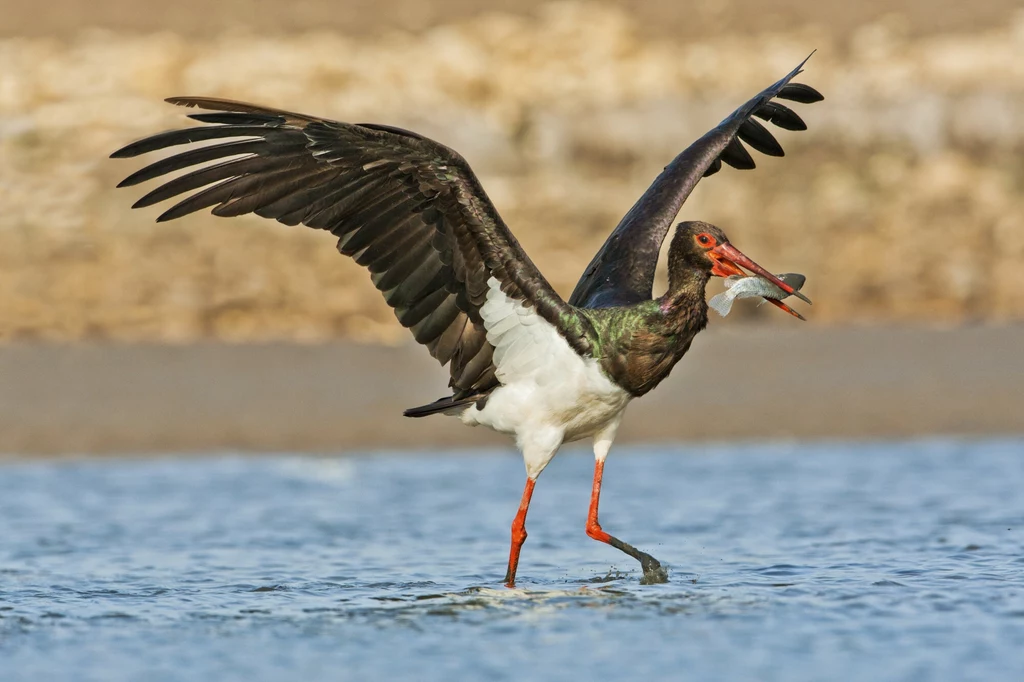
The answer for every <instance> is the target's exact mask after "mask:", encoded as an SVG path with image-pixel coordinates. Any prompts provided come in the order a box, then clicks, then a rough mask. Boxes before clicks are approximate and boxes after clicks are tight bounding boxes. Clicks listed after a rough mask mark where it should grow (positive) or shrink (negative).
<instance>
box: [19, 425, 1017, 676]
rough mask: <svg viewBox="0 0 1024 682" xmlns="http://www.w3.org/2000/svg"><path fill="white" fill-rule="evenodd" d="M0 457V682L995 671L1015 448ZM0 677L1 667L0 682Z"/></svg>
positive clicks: (1012, 648)
mask: <svg viewBox="0 0 1024 682" xmlns="http://www.w3.org/2000/svg"><path fill="white" fill-rule="evenodd" d="M590 471H591V461H590V457H589V455H587V454H585V453H583V452H581V451H575V452H572V451H570V452H567V453H565V454H563V455H562V456H560V457H559V458H558V459H556V461H555V462H554V463H553V464H552V465H551V467H549V469H548V471H547V472H545V474H544V476H543V477H541V479H540V482H539V483H538V486H537V492H536V494H535V496H534V506H533V508H532V509H531V512H530V518H529V522H528V527H529V530H530V538H529V540H528V541H527V544H526V547H525V549H524V553H523V559H522V563H521V564H520V569H519V572H520V577H521V582H520V589H516V590H507V589H504V588H502V587H501V586H500V580H501V578H502V576H503V575H504V562H505V558H506V553H507V549H508V526H509V523H510V521H511V517H512V515H513V513H514V511H515V508H516V506H517V503H518V497H519V491H520V489H521V483H522V480H521V479H522V477H523V471H522V464H521V462H520V461H519V459H518V456H517V455H512V454H508V455H506V454H496V453H492V454H488V455H480V456H474V455H467V454H460V455H450V454H447V455H446V454H441V453H421V454H401V453H393V454H385V455H376V456H372V457H352V458H342V459H314V458H305V457H287V456H282V457H277V458H242V457H238V458H232V457H210V458H206V459H198V460H196V459H182V460H172V459H159V460H147V461H82V462H47V463H24V462H23V463H9V464H7V465H5V466H3V467H0V538H2V539H3V540H2V542H0V656H2V658H3V660H4V669H5V676H4V677H5V679H74V680H92V679H96V680H101V679H102V680H109V679H115V680H122V679H123V680H135V679H143V678H144V679H147V680H172V679H209V680H213V679H216V680H224V679H228V680H231V679H240V680H241V679H245V680H248V681H250V682H251V681H252V680H271V679H275V680H276V679H281V680H310V679H319V678H325V677H326V678H330V679H353V680H357V679H358V680H365V679H395V678H399V677H408V678H410V679H441V678H453V679H509V680H518V679H534V678H548V679H562V678H565V679H570V678H576V677H578V676H579V675H588V676H590V677H597V678H610V679H624V678H636V677H640V676H652V677H653V676H657V677H660V678H670V679H671V678H677V677H679V676H681V675H683V674H684V672H685V674H686V675H687V676H692V677H693V678H694V679H701V680H709V679H732V680H735V679H760V680H764V679H780V680H803V679H808V680H811V679H829V678H835V676H836V675H838V676H840V677H841V678H843V679H864V680H869V679H871V680H874V679H907V680H917V679H921V680H925V679H927V680H934V679H949V680H954V679H955V680H966V679H979V680H981V679H985V680H993V679H1012V675H1013V674H1014V673H1013V671H1015V670H1016V671H1019V670H1020V669H1021V665H1022V661H1024V654H1021V653H1020V652H1021V651H1024V495H1022V494H1021V492H1020V491H1021V490H1022V489H1024V443H1021V442H1013V441H999V442H982V443H959V442H926V443H911V444H851V445H820V444H816V445H773V446H767V447H765V446H756V447H755V446H743V447H731V446H715V447H710V448H697V447H687V448H681V447H660V448H640V449H633V450H632V451H626V450H625V449H623V450H621V451H620V452H618V453H616V455H615V456H613V458H612V459H611V460H610V461H609V464H608V471H607V475H606V490H605V495H604V497H603V499H602V522H603V523H604V525H605V527H606V528H607V529H608V530H609V531H611V532H613V533H615V534H617V535H620V536H621V537H623V538H624V539H626V540H627V541H629V542H631V543H634V544H636V545H637V546H638V547H640V548H642V549H644V550H646V551H649V552H651V553H652V554H654V555H655V556H656V557H658V558H659V559H660V560H662V562H663V563H665V564H667V565H668V566H669V572H670V582H669V583H668V584H665V585H653V586H641V585H639V584H638V582H639V577H640V571H639V567H638V566H634V565H633V563H632V560H630V559H629V558H628V557H625V556H624V555H621V554H619V553H618V552H616V551H615V550H613V549H611V548H609V547H606V546H604V545H601V544H599V543H596V542H593V541H592V540H590V539H589V538H587V537H586V535H585V534H584V533H583V525H584V521H585V516H586V509H587V501H588V495H589V488H590V485H589V483H590V481H589V477H590ZM8 675H9V677H7V676H8Z"/></svg>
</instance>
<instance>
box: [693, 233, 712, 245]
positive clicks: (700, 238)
mask: <svg viewBox="0 0 1024 682" xmlns="http://www.w3.org/2000/svg"><path fill="white" fill-rule="evenodd" d="M697 242H698V243H699V244H700V245H701V246H712V245H714V243H715V238H714V237H712V236H711V235H710V234H708V233H707V232H701V233H700V234H698V235H697Z"/></svg>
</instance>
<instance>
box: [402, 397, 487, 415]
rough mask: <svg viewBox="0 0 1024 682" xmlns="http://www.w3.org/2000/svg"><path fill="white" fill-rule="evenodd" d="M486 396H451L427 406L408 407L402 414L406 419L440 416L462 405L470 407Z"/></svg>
mask: <svg viewBox="0 0 1024 682" xmlns="http://www.w3.org/2000/svg"><path fill="white" fill-rule="evenodd" d="M486 397H487V396H484V395H480V394H479V393H477V394H474V395H470V396H465V397H463V398H456V397H455V396H453V395H450V396H446V397H444V398H440V399H438V400H435V401H434V402H432V403H430V404H429V405H420V406H419V407H410V408H409V409H408V410H406V411H405V412H403V413H402V414H403V415H404V416H406V417H429V416H430V415H432V414H442V413H444V412H447V411H448V410H451V409H454V408H457V407H462V406H464V405H471V404H473V403H475V402H477V401H479V400H482V399H484V398H486Z"/></svg>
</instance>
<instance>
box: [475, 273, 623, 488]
mask: <svg viewBox="0 0 1024 682" xmlns="http://www.w3.org/2000/svg"><path fill="white" fill-rule="evenodd" d="M487 286H488V290H487V300H486V301H485V303H484V305H483V306H481V308H480V315H481V317H483V321H484V327H485V328H486V330H487V340H488V341H489V342H490V343H491V345H493V346H494V366H495V375H496V376H497V378H498V381H500V382H501V384H502V386H500V387H498V388H497V389H495V390H494V391H493V392H492V393H491V395H490V396H489V398H488V400H487V402H486V403H485V405H484V408H483V409H482V410H481V409H477V408H471V409H469V410H467V411H466V412H464V413H463V415H462V420H463V421H464V422H466V423H467V424H473V425H476V424H480V425H483V426H489V427H490V428H493V429H495V430H497V431H501V432H504V433H512V434H515V435H516V439H517V441H518V442H519V445H520V447H521V448H522V449H523V454H524V456H525V458H526V460H527V469H528V470H531V471H536V472H539V470H540V469H543V467H544V466H545V465H546V464H547V462H548V460H550V458H551V456H553V455H554V453H555V450H557V448H558V445H559V444H561V443H562V442H563V441H569V440H575V439H578V438H583V437H586V436H591V435H594V434H596V433H598V432H599V431H602V429H605V428H606V427H608V426H609V425H611V424H617V423H618V419H620V418H621V415H622V411H623V410H624V409H625V407H626V404H627V403H628V402H629V398H630V396H629V394H628V393H627V392H626V391H624V390H623V389H622V388H620V387H619V386H618V385H616V384H615V383H614V382H613V381H611V380H610V379H608V377H606V376H605V374H604V372H603V371H602V370H601V368H600V365H599V364H598V363H597V362H596V361H595V360H594V359H593V358H584V357H581V356H580V355H579V354H577V353H576V351H574V350H573V349H572V347H571V346H570V345H569V343H568V342H567V341H566V340H565V339H564V338H562V336H561V335H560V334H559V333H558V330H557V329H555V327H554V325H552V324H550V323H549V322H547V321H546V320H545V319H543V318H542V317H541V316H540V315H538V314H537V312H536V310H534V309H533V308H532V307H528V306H526V305H524V304H523V303H522V302H521V301H518V300H515V299H512V298H510V297H509V296H507V295H505V294H504V293H503V292H502V291H501V285H500V283H499V282H498V280H496V279H495V278H493V277H492V278H491V279H490V280H488V282H487Z"/></svg>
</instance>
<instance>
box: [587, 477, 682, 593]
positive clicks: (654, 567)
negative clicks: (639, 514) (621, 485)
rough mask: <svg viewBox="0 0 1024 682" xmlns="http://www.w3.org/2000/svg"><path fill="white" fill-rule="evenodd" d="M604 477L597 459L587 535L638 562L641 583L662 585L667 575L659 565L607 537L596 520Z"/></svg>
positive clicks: (625, 544) (645, 555)
mask: <svg viewBox="0 0 1024 682" xmlns="http://www.w3.org/2000/svg"><path fill="white" fill-rule="evenodd" d="M603 476H604V460H601V459H598V460H596V461H595V463H594V488H593V490H592V491H591V493H590V513H588V514H587V535H589V536H590V537H592V538H594V539H595V540H598V541H599V542H604V543H607V544H609V545H611V546H612V547H614V548H615V549H618V550H621V551H623V552H625V553H626V554H628V555H629V556H631V557H633V558H634V559H636V560H637V561H639V562H640V567H641V568H642V569H643V572H644V577H643V580H641V582H642V583H663V582H666V581H667V580H668V573H667V572H666V571H665V569H663V568H662V567H661V563H660V562H659V561H658V560H657V559H655V558H654V557H652V556H651V555H650V554H647V553H646V552H641V551H640V550H638V549H637V548H636V547H634V546H633V545H630V544H627V543H625V542H623V541H622V540H619V539H618V538H616V537H614V536H612V535H609V534H608V533H606V532H604V530H603V529H602V528H601V524H600V523H599V522H598V520H597V507H598V505H599V504H600V502H601V478H602V477H603Z"/></svg>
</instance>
